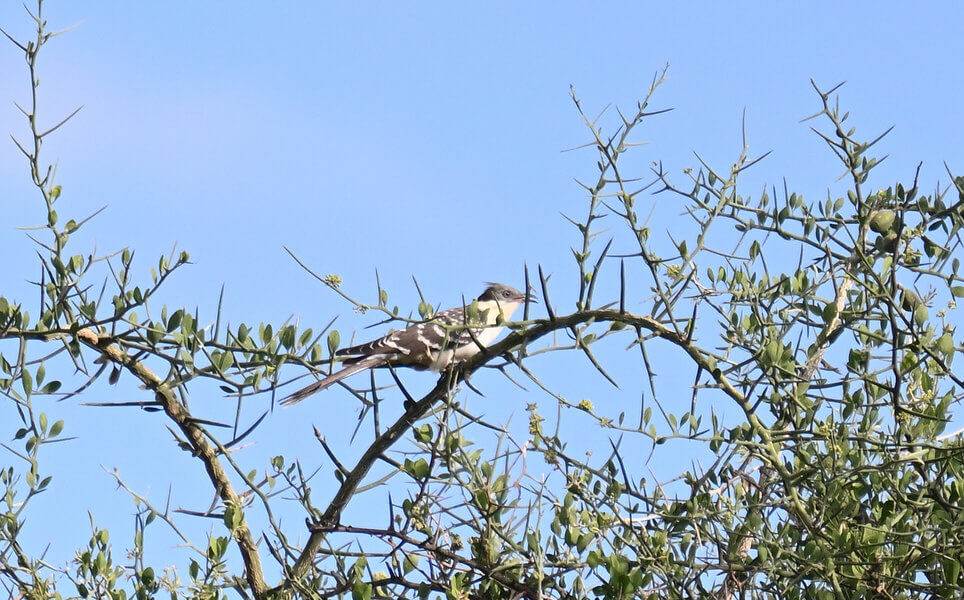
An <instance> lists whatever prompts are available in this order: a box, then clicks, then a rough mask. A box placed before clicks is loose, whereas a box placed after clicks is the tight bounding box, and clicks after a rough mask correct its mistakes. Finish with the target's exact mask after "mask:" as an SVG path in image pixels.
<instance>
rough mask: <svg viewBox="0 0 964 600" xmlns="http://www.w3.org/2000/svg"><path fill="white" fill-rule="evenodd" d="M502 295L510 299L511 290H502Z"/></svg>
mask: <svg viewBox="0 0 964 600" xmlns="http://www.w3.org/2000/svg"><path fill="white" fill-rule="evenodd" d="M502 295H503V296H504V297H506V298H508V297H509V295H510V294H509V290H502Z"/></svg>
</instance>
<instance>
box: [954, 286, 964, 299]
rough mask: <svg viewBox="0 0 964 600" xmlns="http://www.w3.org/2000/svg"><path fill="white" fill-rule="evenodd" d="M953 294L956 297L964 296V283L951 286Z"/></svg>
mask: <svg viewBox="0 0 964 600" xmlns="http://www.w3.org/2000/svg"><path fill="white" fill-rule="evenodd" d="M951 295H952V296H954V297H955V298H964V285H954V286H951Z"/></svg>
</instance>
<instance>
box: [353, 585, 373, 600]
mask: <svg viewBox="0 0 964 600" xmlns="http://www.w3.org/2000/svg"><path fill="white" fill-rule="evenodd" d="M371 597H372V584H370V583H365V582H364V581H356V582H355V585H353V586H351V598H352V600H371Z"/></svg>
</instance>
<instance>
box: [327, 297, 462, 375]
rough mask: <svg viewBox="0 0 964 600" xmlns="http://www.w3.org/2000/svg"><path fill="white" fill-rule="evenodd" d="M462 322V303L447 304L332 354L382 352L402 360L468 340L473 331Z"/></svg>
mask: <svg viewBox="0 0 964 600" xmlns="http://www.w3.org/2000/svg"><path fill="white" fill-rule="evenodd" d="M464 324H465V311H464V310H463V309H462V308H461V307H459V308H450V309H448V310H443V311H441V312H439V313H436V314H435V316H433V317H432V318H431V319H429V320H427V321H422V322H421V323H415V324H414V325H410V326H408V327H406V328H405V329H400V330H398V331H395V332H392V333H390V334H388V335H386V336H384V337H380V338H378V339H377V340H373V341H371V342H367V343H365V344H359V345H357V346H351V347H350V348H342V349H341V350H338V351H337V352H335V354H336V355H338V356H348V355H353V354H354V355H358V354H361V355H369V356H370V355H376V354H385V355H389V356H390V357H392V358H395V359H400V362H404V358H405V357H412V358H413V359H414V358H416V357H420V356H426V355H427V354H431V353H435V352H438V351H439V350H441V349H444V348H453V347H456V346H461V345H464V344H468V343H470V342H471V341H472V335H471V334H470V333H469V332H468V330H467V329H465V328H463V327H460V325H464ZM476 335H477V333H476Z"/></svg>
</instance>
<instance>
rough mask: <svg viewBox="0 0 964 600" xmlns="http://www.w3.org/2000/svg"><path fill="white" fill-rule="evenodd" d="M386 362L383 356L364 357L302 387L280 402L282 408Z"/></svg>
mask: <svg viewBox="0 0 964 600" xmlns="http://www.w3.org/2000/svg"><path fill="white" fill-rule="evenodd" d="M386 362H387V360H386V358H385V355H384V354H373V355H371V356H366V357H365V358H362V359H360V360H358V361H357V362H352V363H351V364H349V365H348V366H346V367H345V368H344V369H342V370H341V371H338V372H337V373H332V374H331V375H329V376H328V377H325V378H324V379H322V380H321V381H316V382H314V383H312V384H311V385H309V386H306V387H303V388H301V389H300V390H298V391H297V392H295V393H293V394H291V395H290V396H287V397H286V398H284V399H283V400H282V401H281V405H282V406H291V405H292V404H297V403H299V402H301V401H302V400H304V399H305V398H307V397H308V396H311V395H313V394H316V393H318V392H320V391H321V390H323V389H325V388H327V387H329V386H332V385H334V384H336V383H338V382H339V381H341V380H342V379H344V378H346V377H350V376H351V375H354V374H355V373H358V372H359V371H364V370H365V369H372V368H375V367H380V366H382V365H384V364H385V363H386Z"/></svg>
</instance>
